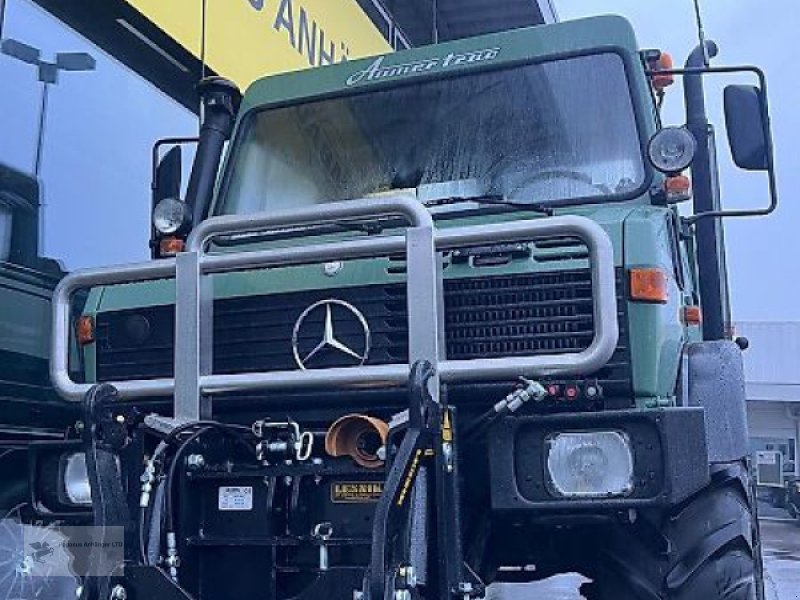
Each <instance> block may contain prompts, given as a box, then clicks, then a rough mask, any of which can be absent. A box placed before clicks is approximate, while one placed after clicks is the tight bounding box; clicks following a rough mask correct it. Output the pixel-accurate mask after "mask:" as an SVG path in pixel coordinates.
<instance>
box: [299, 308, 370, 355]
mask: <svg viewBox="0 0 800 600" xmlns="http://www.w3.org/2000/svg"><path fill="white" fill-rule="evenodd" d="M334 310H335V311H336V313H337V314H336V315H334ZM317 317H321V318H317ZM320 321H321V322H322V326H320V325H319V322H320ZM347 321H350V324H349V327H348V329H349V330H350V331H348V337H349V338H350V339H352V340H354V342H355V343H353V342H350V345H348V344H345V343H344V342H343V341H342V338H341V337H337V332H339V331H340V330H341V329H343V328H344V326H345V325H346V324H347ZM334 324H336V327H335V330H334ZM353 326H355V328H356V336H357V337H355V338H354V336H353V333H352V329H353ZM312 332H313V333H312ZM312 336H315V337H312ZM309 337H311V338H312V339H317V340H319V341H318V342H317V343H316V344H314V345H313V347H312V346H311V345H310V344H309V346H308V347H309V348H310V349H308V348H306V347H303V341H304V340H307V339H308V338H309ZM359 338H360V339H359ZM306 343H307V342H306ZM369 349H370V331H369V325H368V324H367V319H366V318H364V315H363V314H362V313H361V311H360V310H358V309H357V308H356V307H355V306H353V305H352V304H350V303H348V302H345V301H344V300H336V299H334V298H330V299H328V300H320V301H319V302H315V303H314V304H312V305H311V306H309V307H308V308H306V309H305V310H304V311H303V312H302V313H301V314H300V316H299V317H297V321H295V324H294V330H293V331H292V351H293V352H294V360H295V362H296V363H297V366H298V367H300V368H301V369H303V370H306V369H309V368H313V367H310V366H309V363H310V362H311V361H312V359H314V358H317V359H319V362H320V363H322V364H323V366H361V365H363V364H364V363H365V362H366V361H367V357H368V356H369ZM331 353H332V354H333V356H336V355H337V354H338V355H339V358H344V357H349V358H347V359H346V360H345V361H344V362H342V361H341V360H339V361H335V360H334V361H331V359H328V360H324V359H325V358H326V357H328V356H329V355H330V354H331ZM332 362H333V363H334V364H331V363H332ZM318 368H319V367H318Z"/></svg>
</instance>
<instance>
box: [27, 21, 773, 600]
mask: <svg viewBox="0 0 800 600" xmlns="http://www.w3.org/2000/svg"><path fill="white" fill-rule="evenodd" d="M714 54H716V47H715V46H714V45H713V43H710V42H708V43H706V44H705V45H704V46H702V47H701V48H698V50H696V51H695V52H694V53H693V54H692V56H690V57H689V60H688V62H687V68H686V69H683V70H680V69H672V68H671V67H672V65H671V61H670V60H669V59H668V57H667V56H666V55H663V54H662V53H660V52H658V51H653V50H646V51H642V50H641V49H640V48H639V46H638V45H637V42H636V39H635V36H634V33H633V31H632V29H631V27H630V25H629V24H628V23H627V22H626V21H625V20H623V19H621V18H617V17H598V18H592V19H586V20H581V21H575V22H567V23H561V24H554V25H547V26H542V27H536V28H531V29H522V30H518V31H512V32H506V33H500V34H493V35H487V36H483V37H477V38H473V39H467V40H460V41H456V42H450V43H446V44H441V45H438V46H431V47H425V48H418V49H413V50H409V51H404V52H399V53H396V54H391V55H386V56H379V57H375V58H369V59H365V60H359V61H352V62H347V63H343V64H340V65H336V66H331V67H326V68H323V69H319V70H314V71H309V72H301V73H292V74H286V75H279V76H275V77H269V78H265V79H263V80H260V81H257V82H256V83H254V84H253V85H252V86H251V87H250V89H249V90H248V91H247V93H246V94H245V95H244V97H243V98H240V97H239V95H238V92H237V91H236V90H235V88H234V87H233V86H232V85H231V84H229V83H228V82H225V81H224V80H219V79H210V80H207V81H205V82H204V83H203V84H202V85H201V88H200V92H201V98H202V102H203V106H204V110H203V114H204V121H203V124H202V126H201V131H200V138H199V146H198V150H197V155H196V158H195V162H194V167H193V171H192V175H191V179H190V181H189V185H188V191H187V193H186V197H185V198H183V199H180V198H172V197H167V198H164V196H165V194H163V193H160V192H159V189H156V197H157V198H161V200H160V201H159V202H158V203H157V205H156V206H155V209H154V215H153V217H154V218H153V225H154V236H155V237H154V240H153V247H154V249H155V252H156V254H157V255H158V256H160V258H158V259H156V260H153V261H151V262H148V263H143V264H138V265H128V266H120V267H110V268H105V269H98V270H91V271H83V272H79V273H75V274H72V275H70V276H68V277H66V278H65V279H64V280H63V281H62V283H61V284H60V285H59V287H58V289H57V291H56V296H55V299H54V321H53V332H54V337H53V344H52V357H51V363H50V369H51V377H52V381H53V383H54V386H55V388H56V389H57V390H58V391H59V392H60V394H61V395H62V396H63V397H64V398H66V399H68V400H71V401H74V402H80V403H82V404H81V409H82V411H83V418H82V420H83V425H84V426H83V428H82V432H83V434H82V437H81V438H80V439H76V440H73V441H69V442H66V443H65V444H64V446H65V447H64V448H63V449H62V452H61V454H58V453H55V454H54V453H53V446H48V449H47V452H49V454H47V453H45V454H46V455H45V454H43V455H42V456H41V457H40V460H39V461H38V462H37V464H38V465H39V467H37V469H35V470H34V480H35V482H36V485H35V491H34V494H35V495H36V505H37V506H39V507H40V508H41V509H42V510H43V511H50V512H51V513H57V514H60V515H64V518H67V519H70V520H73V521H76V522H79V523H80V522H82V523H86V524H92V525H94V526H95V527H96V528H97V529H98V530H99V531H101V532H111V531H112V530H114V531H121V532H123V533H122V534H120V535H124V539H125V541H126V543H125V552H124V560H123V558H120V559H119V560H120V562H119V564H116V565H113V566H114V568H111V569H109V570H108V571H107V572H105V573H102V574H97V573H95V574H94V575H95V576H92V577H86V578H85V579H84V580H83V581H82V586H83V587H82V593H83V595H84V597H85V598H102V599H105V598H116V599H120V598H128V599H132V600H142V599H145V598H148V599H149V598H158V599H159V600H168V599H173V598H175V599H177V598H182V599H189V598H195V599H198V600H229V599H230V600H233V599H239V598H264V599H288V598H296V599H301V598H302V599H306V598H321V597H327V598H331V599H332V600H333V599H336V600H339V599H341V600H345V599H347V600H350V599H352V598H358V599H362V600H363V599H367V600H378V599H381V600H383V599H392V600H404V599H410V598H425V599H428V600H433V599H440V600H444V599H445V598H473V597H474V598H479V597H483V596H484V594H485V592H486V588H487V586H488V585H490V584H492V583H494V582H520V583H521V582H528V581H534V580H538V579H542V578H547V577H549V576H551V575H554V574H557V573H564V572H579V573H582V574H584V575H586V576H587V577H588V578H589V579H590V580H591V582H590V583H587V584H585V585H583V587H582V588H581V592H582V593H583V595H584V596H585V597H586V598H589V599H593V600H599V599H602V600H611V599H613V600H623V599H634V598H637V599H638V598H652V599H654V600H655V599H665V598H674V599H678V598H679V599H687V600H688V599H692V600H695V599H697V598H708V599H711V598H714V599H734V598H735V599H740V598H741V599H744V598H755V597H757V596H761V594H762V591H761V589H760V554H759V552H760V551H759V544H758V532H757V523H756V520H755V515H754V508H755V507H754V504H753V495H752V485H751V479H750V474H749V470H748V463H747V432H746V420H745V407H744V400H745V398H744V383H743V375H742V365H741V349H740V346H744V345H745V343H744V340H738V343H737V342H734V341H730V339H729V332H728V331H727V327H728V322H729V317H728V312H729V311H728V307H727V283H726V278H725V263H724V246H723V243H722V235H721V225H720V219H721V217H722V216H724V215H728V214H732V215H741V214H742V213H746V214H766V213H767V212H769V211H771V210H772V208H774V204H775V198H776V195H775V186H774V181H775V179H774V173H773V161H772V147H771V141H770V133H769V123H768V112H767V104H766V90H765V87H764V86H765V83H764V79H763V75H762V73H761V72H760V71H759V70H758V69H756V68H753V67H744V68H741V69H740V68H724V67H711V66H709V65H708V61H709V59H710V58H711V57H713V56H714ZM739 72H742V73H743V74H744V75H749V76H751V77H753V78H754V79H755V80H757V86H750V85H732V86H730V87H728V88H726V90H725V94H724V100H725V111H726V120H727V129H728V137H729V139H730V144H731V149H732V153H733V157H734V160H735V161H736V163H737V165H738V166H740V167H741V168H744V169H749V170H759V171H763V172H765V173H766V178H767V179H768V181H769V184H770V185H769V189H770V193H771V197H772V201H771V203H770V207H769V208H766V209H762V210H754V211H739V212H736V213H725V212H723V211H722V209H721V208H720V201H719V186H718V184H717V178H716V177H717V170H716V169H717V168H716V155H715V152H714V148H715V146H714V144H715V141H714V131H713V128H712V127H711V126H710V125H709V123H708V121H707V118H706V113H705V104H704V94H703V78H704V77H709V76H712V75H719V74H732V73H739ZM675 77H683V79H684V91H685V96H686V105H687V120H686V124H685V126H682V127H665V126H664V125H663V124H662V123H661V119H660V114H659V109H660V100H661V98H662V96H663V94H664V93H665V88H666V87H667V85H668V84H669V83H670V82H672V80H673V79H674V78H675ZM228 139H230V141H229V142H228V146H227V150H226V151H225V152H223V151H224V146H225V143H226V140H228ZM223 154H224V155H225V156H224V160H223V161H222V162H220V161H221V157H222V156H223ZM177 162H179V161H175V160H172V161H170V163H171V164H173V165H174V164H176V163H177ZM161 167H162V169H161V172H160V173H159V174H158V176H157V178H156V181H157V182H162V181H174V177H170V174H169V173H168V172H164V169H168V164H162V166H161ZM687 169H691V174H692V182H691V189H690V184H689V180H688V179H687V178H686V177H685V176H684V174H683V173H684V171H685V170H687ZM156 187H157V188H158V185H157V186H156ZM690 194H693V197H694V202H693V204H694V210H693V211H688V212H693V214H692V215H691V216H681V213H680V212H679V210H678V206H677V203H678V202H681V201H684V200H687V199H688V198H689V195H690ZM684 212H687V211H684ZM170 255H173V256H170ZM87 289H88V290H90V293H89V295H88V298H87V299H86V302H85V305H84V307H83V313H82V315H81V317H80V318H79V320H78V322H77V327H76V326H75V321H74V320H73V316H74V315H73V314H72V309H71V306H72V305H71V302H70V298H72V297H73V296H74V294H75V293H76V292H78V291H80V290H87ZM75 331H77V341H78V343H79V344H80V357H79V358H78V359H74V360H72V361H70V359H69V354H70V353H69V349H70V340H71V339H75V338H74V335H73V334H74V332H75ZM75 371H79V372H80V376H75V375H74V373H75ZM81 451H83V452H85V454H80V452H81ZM84 457H85V458H84ZM48 461H49V462H48ZM59 461H60V462H59ZM81 461H83V464H82V465H81V464H80V462H81ZM59 464H61V465H62V467H63V466H64V465H66V467H70V466H71V467H72V469H71V470H70V469H69V468H66V467H64V468H61V469H58V468H55V467H54V466H53V465H59ZM48 465H50V467H48ZM56 476H57V479H56V480H53V479H52V478H53V477H56ZM47 477H51V479H47ZM87 482H88V484H89V485H90V487H91V500H90V499H89V498H87V497H86V496H85V494H81V491H82V490H85V486H86V485H87ZM102 535H106V534H105V533H103V534H102ZM108 535H109V536H110V535H111V534H110V533H109V534H108ZM104 539H105V538H104ZM109 539H110V538H109ZM96 558H98V560H99V558H102V557H100V556H99V555H98V556H97V557H96ZM123 566H124V568H122V567H123Z"/></svg>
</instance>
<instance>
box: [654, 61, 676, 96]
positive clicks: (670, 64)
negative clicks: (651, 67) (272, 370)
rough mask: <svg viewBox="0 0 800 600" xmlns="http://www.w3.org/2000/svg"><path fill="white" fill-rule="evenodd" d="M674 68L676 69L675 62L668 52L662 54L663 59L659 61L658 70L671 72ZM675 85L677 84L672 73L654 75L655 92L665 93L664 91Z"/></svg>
mask: <svg viewBox="0 0 800 600" xmlns="http://www.w3.org/2000/svg"><path fill="white" fill-rule="evenodd" d="M673 68H675V62H674V61H673V60H672V56H671V55H670V54H667V53H666V52H662V53H661V58H659V59H658V64H657V66H656V70H657V71H669V70H671V69H673ZM673 83H675V76H674V75H672V74H671V73H655V74H654V75H653V83H652V85H653V89H654V90H657V91H659V92H663V91H664V89H666V88H668V87H669V86H671V85H672V84H673Z"/></svg>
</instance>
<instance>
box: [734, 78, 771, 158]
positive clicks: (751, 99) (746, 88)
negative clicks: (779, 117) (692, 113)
mask: <svg viewBox="0 0 800 600" xmlns="http://www.w3.org/2000/svg"><path fill="white" fill-rule="evenodd" d="M724 98H725V125H726V127H727V130H728V143H729V144H730V148H731V154H732V155H733V161H734V162H735V163H736V166H738V167H739V168H740V169H746V170H748V171H766V170H768V169H769V158H768V157H769V154H768V153H769V147H768V137H767V131H768V129H769V123H767V116H766V115H767V112H766V110H765V109H764V99H763V97H762V93H761V90H760V89H759V88H757V87H756V86H752V85H729V86H727V87H726V88H725V96H724Z"/></svg>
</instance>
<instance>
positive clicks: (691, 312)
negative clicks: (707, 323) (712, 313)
mask: <svg viewBox="0 0 800 600" xmlns="http://www.w3.org/2000/svg"><path fill="white" fill-rule="evenodd" d="M681 320H682V321H683V323H684V324H685V325H700V324H701V323H702V322H703V311H702V310H700V307H699V306H684V307H683V310H682V311H681Z"/></svg>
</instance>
